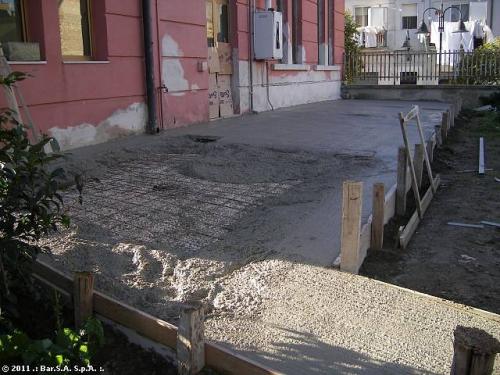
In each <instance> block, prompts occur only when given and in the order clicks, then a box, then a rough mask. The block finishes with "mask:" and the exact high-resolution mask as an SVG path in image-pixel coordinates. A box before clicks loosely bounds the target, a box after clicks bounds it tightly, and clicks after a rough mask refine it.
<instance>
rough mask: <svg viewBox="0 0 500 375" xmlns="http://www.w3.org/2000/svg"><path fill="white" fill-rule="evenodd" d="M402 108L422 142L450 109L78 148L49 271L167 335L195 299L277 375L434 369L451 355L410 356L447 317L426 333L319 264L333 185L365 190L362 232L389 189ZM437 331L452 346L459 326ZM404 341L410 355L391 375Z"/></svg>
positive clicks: (430, 107)
mask: <svg viewBox="0 0 500 375" xmlns="http://www.w3.org/2000/svg"><path fill="white" fill-rule="evenodd" d="M412 104H419V105H420V106H421V110H422V119H423V122H424V125H425V130H426V134H427V135H430V134H431V133H432V130H433V129H434V126H435V125H438V124H440V122H441V113H442V111H444V110H446V109H447V108H448V105H446V104H443V103H433V102H422V103H409V102H397V101H363V100H356V101H336V102H324V103H317V104H311V105H304V106H300V107H295V108H288V109H282V110H278V111H275V112H267V113H262V114H259V115H249V116H242V117H239V118H233V119H227V120H222V121H217V122H211V123H208V124H200V125H196V126H191V127H186V128H179V129H173V130H168V131H165V132H164V133H162V134H161V135H160V136H157V137H154V136H137V137H131V138H127V139H123V140H120V141H115V142H112V143H108V144H103V145H98V146H92V147H87V148H82V149H79V150H74V151H73V152H72V156H71V157H70V160H69V161H68V162H67V163H68V165H69V166H70V168H72V169H73V170H76V171H81V172H83V174H84V175H85V180H86V184H85V187H84V195H83V204H80V203H78V199H77V198H78V197H77V194H76V193H75V192H74V191H68V192H66V193H65V199H66V202H67V203H68V209H69V213H70V216H71V217H72V218H73V223H74V226H73V227H72V228H71V229H70V230H68V231H63V232H61V233H60V234H58V235H56V236H52V237H51V238H48V239H47V240H46V243H45V244H46V245H48V246H49V247H50V248H52V249H53V255H52V256H51V257H47V258H46V260H48V261H49V262H51V263H52V264H54V265H56V267H58V268H61V269H63V270H65V271H74V270H82V269H86V270H92V271H94V272H96V273H98V277H97V278H96V287H97V289H100V290H103V291H104V292H106V293H108V294H110V295H111V296H113V297H115V298H117V299H120V300H124V301H127V302H128V303H130V304H131V305H133V306H135V307H138V308H140V309H142V310H145V311H147V312H149V313H151V314H153V315H155V316H158V317H159V318H163V319H166V320H169V321H172V322H174V323H175V321H176V319H177V317H178V314H179V306H180V305H181V304H182V303H183V302H184V301H186V300H189V299H198V300H202V301H203V302H204V303H206V304H207V306H208V307H209V310H210V314H209V321H208V335H209V337H211V338H213V339H215V340H217V341H220V342H223V343H226V344H229V345H230V346H235V347H236V348H238V349H239V350H241V351H242V352H244V353H246V354H248V355H254V356H255V357H256V358H258V359H260V360H263V361H265V362H267V363H268V364H271V365H272V366H274V365H277V367H278V369H282V370H284V371H285V372H287V373H292V374H303V373H310V372H317V373H325V372H326V373H330V372H331V371H335V370H338V371H340V370H342V371H340V372H347V373H349V371H348V369H349V368H351V367H352V368H353V369H357V368H358V367H359V368H361V369H364V370H363V371H361V370H359V371H358V370H356V371H354V370H353V371H351V373H369V374H371V373H381V374H382V373H384V372H383V370H384V368H390V369H391V372H387V373H405V372H409V373H436V372H437V373H440V371H441V370H442V369H444V368H445V367H446V366H448V363H449V357H450V348H449V345H448V346H447V347H446V348H445V349H443V350H442V351H439V350H437V349H436V348H438V347H440V346H442V345H443V340H442V339H439V340H438V339H436V340H435V341H434V342H433V343H432V345H431V347H430V349H429V350H427V349H422V348H421V347H420V345H423V342H424V341H426V340H428V339H431V338H432V336H433V332H436V330H439V329H441V328H440V324H441V323H440V322H441V315H442V314H443V312H442V310H440V309H439V308H435V309H433V310H432V311H430V310H429V311H430V313H429V314H430V318H429V319H430V320H431V321H429V319H427V318H426V315H425V312H426V310H425V308H421V307H419V306H420V305H419V303H420V302H419V301H418V300H414V299H412V298H409V299H408V298H407V297H401V298H400V297H399V296H395V295H393V294H391V292H390V291H388V290H385V289H384V288H377V287H374V286H373V285H372V284H370V283H369V282H364V281H359V280H362V279H358V278H356V277H351V275H344V274H341V273H339V272H337V271H334V270H331V269H326V268H325V266H326V267H328V266H330V265H331V264H332V262H333V261H334V259H335V258H336V257H337V255H338V254H339V233H340V215H341V212H340V211H341V200H342V199H341V192H342V182H343V181H345V180H347V179H353V180H360V181H363V182H364V183H365V189H364V209H363V212H364V219H365V220H366V218H367V216H368V212H370V211H371V184H372V183H374V182H383V183H385V184H386V186H387V187H390V186H391V185H392V184H394V183H395V181H396V167H397V161H396V159H397V158H396V156H397V149H398V147H399V146H400V145H401V144H402V137H401V131H400V126H399V121H398V117H397V114H398V112H400V111H401V112H407V111H409V110H410V109H411V105H412ZM204 137H205V138H204ZM410 138H411V141H412V142H416V141H417V139H418V138H417V133H416V129H415V128H412V129H410ZM200 141H201V142H200ZM211 141H213V142H211ZM204 142H206V143H204ZM392 298H399V299H398V301H396V303H395V304H394V307H393V305H391V302H390V301H391V299H392ZM380 301H384V302H383V306H381V302H380ZM407 312H408V313H407ZM412 312H414V313H415V314H416V315H415V316H416V318H415V322H412V324H411V325H410V326H409V327H406V324H407V320H406V317H408V315H411V313H412ZM388 314H392V315H391V316H388ZM368 317H370V318H369V319H368ZM383 319H387V322H386V323H384V327H385V328H384V330H382V331H381V333H380V332H378V326H375V325H376V324H379V321H380V320H383ZM433 319H434V320H433ZM446 319H447V320H446V326H445V327H446V335H447V336H446V340H448V338H449V337H450V334H451V333H450V331H449V329H450V327H452V326H453V324H455V323H457V322H464V321H465V322H467V319H469V318H468V317H467V316H462V315H461V316H460V317H457V316H456V315H453V313H451V312H450V313H449V314H448V315H447V318H446ZM464 319H465V320H464ZM443 324H444V323H443ZM474 324H476V325H477V326H480V327H484V328H487V329H492V330H493V331H494V332H493V333H495V334H496V333H497V331H498V327H497V326H496V325H491V324H490V323H488V322H483V321H481V322H477V323H474ZM427 326H429V327H430V328H429V332H426V334H425V335H423V336H422V337H423V338H424V339H423V341H422V342H421V341H418V342H417V341H415V337H416V336H418V335H419V334H420V333H419V332H420V331H421V330H422V329H424V327H427ZM273 327H278V328H273ZM401 330H408V334H405V335H399V332H400V331H401ZM377 332H378V333H377ZM375 333H376V334H377V335H379V336H377V340H378V341H377V346H375V345H374V344H372V335H374V334H375ZM379 333H380V334H379ZM383 333H387V335H384V334H383ZM384 340H385V341H384ZM414 341H415V342H414ZM387 342H389V344H390V345H389V344H387ZM417 344H418V345H417ZM401 345H405V347H406V348H408V354H407V357H405V358H403V359H401V360H400V362H401V366H399V365H398V366H389V365H388V364H389V363H393V362H397V361H398V358H399V357H398V356H400V355H401V356H402V354H401ZM252 353H253V354H252ZM332 353H334V354H332ZM421 358H424V362H425V364H424V365H422V366H418V365H417V364H418V361H419V360H420V359H421ZM372 359H373V361H375V362H374V363H376V364H375V365H371V364H370V365H369V366H368V365H366V366H365V362H367V363H368V362H369V363H371V361H372ZM433 360H434V361H436V363H437V365H432V361H433ZM398 363H399V362H398ZM429 363H431V364H429ZM341 365H342V366H343V367H342V366H341ZM363 366H364V367H363ZM374 366H375V367H374ZM384 366H386V367H384ZM387 366H389V367H387ZM373 368H375V369H377V371H378V372H377V371H374V372H373V371H372V372H370V371H371V370H372V369H373ZM366 369H368V370H369V371H368V370H366ZM423 369H425V371H424V370H423ZM400 370H401V371H400ZM420 370H422V371H421V372H419V371H420ZM398 371H399V372H398ZM426 371H428V372H426Z"/></svg>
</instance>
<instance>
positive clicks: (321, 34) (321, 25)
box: [318, 0, 326, 65]
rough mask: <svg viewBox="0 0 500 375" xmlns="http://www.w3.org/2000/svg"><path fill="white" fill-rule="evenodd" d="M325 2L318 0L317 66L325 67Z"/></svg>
mask: <svg viewBox="0 0 500 375" xmlns="http://www.w3.org/2000/svg"><path fill="white" fill-rule="evenodd" d="M325 47H326V45H325V0H318V64H320V65H325V63H326V61H325Z"/></svg>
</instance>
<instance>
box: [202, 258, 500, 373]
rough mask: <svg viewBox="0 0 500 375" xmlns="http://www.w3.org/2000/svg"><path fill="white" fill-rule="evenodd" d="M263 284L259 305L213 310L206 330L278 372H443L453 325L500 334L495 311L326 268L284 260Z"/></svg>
mask: <svg viewBox="0 0 500 375" xmlns="http://www.w3.org/2000/svg"><path fill="white" fill-rule="evenodd" d="M247 277H248V278H249V279H250V280H251V279H252V278H251V276H250V275H247ZM266 290H267V293H266V299H265V300H264V301H263V303H262V305H261V310H260V313H258V314H253V315H249V316H244V317H237V318H234V317H225V316H220V315H219V316H216V317H213V318H212V319H210V320H209V321H208V322H207V326H208V333H207V336H208V337H209V338H210V339H212V340H215V341H217V342H220V343H223V344H225V345H230V347H232V348H235V349H237V351H238V352H239V353H241V354H244V355H245V356H248V357H250V358H252V359H254V360H256V361H259V362H261V363H263V364H265V365H267V366H269V367H271V368H273V369H276V370H278V371H281V372H282V373H284V374H289V375H304V374H366V375H388V374H394V375H401V374H426V375H430V374H443V375H444V374H449V373H450V369H451V362H452V357H453V331H454V329H455V327H456V326H457V325H459V324H460V325H464V326H467V327H477V328H480V329H483V330H485V331H486V332H488V333H489V334H491V335H492V336H494V337H495V338H497V339H498V338H500V316H498V315H496V316H494V317H493V318H488V317H486V315H482V314H478V313H477V311H475V310H473V309H471V308H468V307H466V306H463V305H458V304H454V303H451V302H441V301H440V300H439V299H437V298H428V297H423V296H421V295H419V294H415V293H412V292H409V291H407V290H402V289H398V288H396V287H393V286H389V285H387V284H383V283H380V282H377V281H374V280H371V279H368V278H365V277H362V276H357V275H350V274H346V273H342V272H339V271H335V270H331V269H325V268H319V267H315V266H311V265H304V264H297V263H295V264H291V263H288V264H286V265H285V264H282V268H281V272H279V273H277V274H274V275H273V280H272V281H270V283H269V284H268V287H267V289H266ZM492 315H493V314H492ZM493 373H494V374H499V373H500V359H499V358H497V361H496V365H495V370H494V372H493Z"/></svg>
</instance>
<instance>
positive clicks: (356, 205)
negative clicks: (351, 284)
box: [340, 181, 363, 274]
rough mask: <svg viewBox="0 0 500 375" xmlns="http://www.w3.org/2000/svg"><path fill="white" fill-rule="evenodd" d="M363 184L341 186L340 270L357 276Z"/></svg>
mask: <svg viewBox="0 0 500 375" xmlns="http://www.w3.org/2000/svg"><path fill="white" fill-rule="evenodd" d="M362 201H363V183H362V182H353V181H346V182H344V184H343V197H342V229H341V237H340V270H341V271H346V272H350V273H354V274H357V273H358V271H359V267H360V260H359V258H360V254H359V244H360V234H361V207H362Z"/></svg>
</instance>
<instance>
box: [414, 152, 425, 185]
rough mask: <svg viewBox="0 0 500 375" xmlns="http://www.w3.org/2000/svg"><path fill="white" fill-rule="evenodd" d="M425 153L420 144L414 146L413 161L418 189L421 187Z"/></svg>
mask: <svg viewBox="0 0 500 375" xmlns="http://www.w3.org/2000/svg"><path fill="white" fill-rule="evenodd" d="M425 152H426V150H425V149H424V145H423V144H422V143H417V144H416V145H415V149H414V158H413V160H415V175H416V176H417V185H418V188H419V189H420V188H421V187H422V175H423V170H424V153H425Z"/></svg>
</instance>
